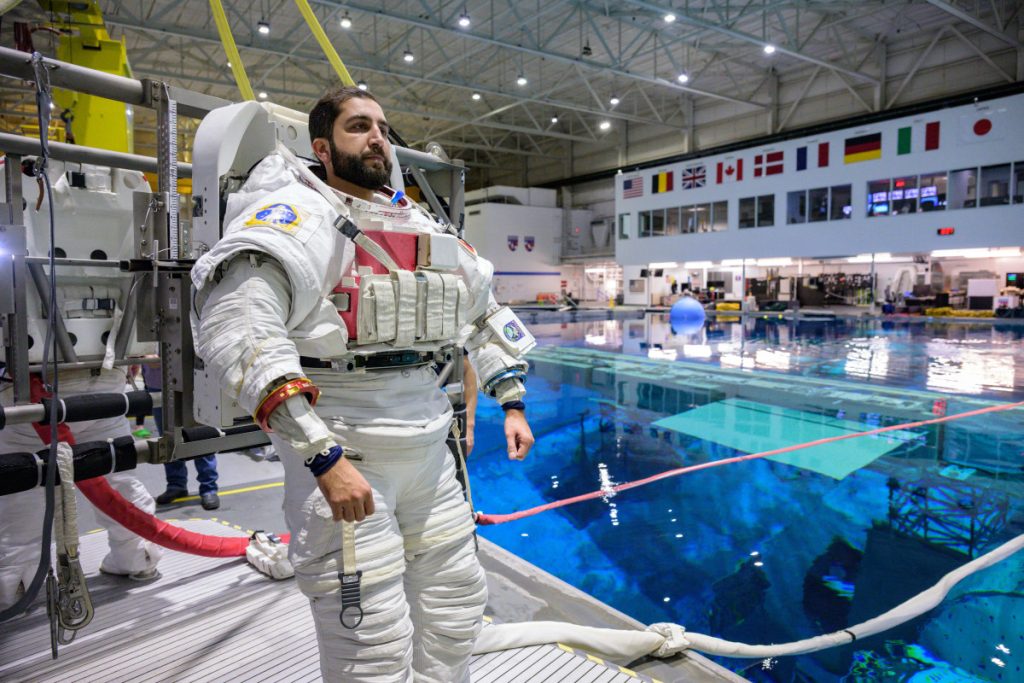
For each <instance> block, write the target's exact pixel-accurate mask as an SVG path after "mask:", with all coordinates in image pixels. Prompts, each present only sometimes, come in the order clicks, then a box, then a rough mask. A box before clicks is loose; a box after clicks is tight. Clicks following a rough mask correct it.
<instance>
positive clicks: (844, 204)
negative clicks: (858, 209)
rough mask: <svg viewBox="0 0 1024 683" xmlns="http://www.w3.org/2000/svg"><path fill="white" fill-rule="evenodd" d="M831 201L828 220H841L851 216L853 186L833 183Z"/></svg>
mask: <svg viewBox="0 0 1024 683" xmlns="http://www.w3.org/2000/svg"><path fill="white" fill-rule="evenodd" d="M831 201H832V204H831V208H832V210H831V212H830V213H829V216H828V217H829V220H833V221H841V220H844V219H849V218H851V217H852V216H853V188H852V187H851V186H850V185H835V186H834V187H833V188H832V200H831Z"/></svg>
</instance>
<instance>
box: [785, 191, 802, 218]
mask: <svg viewBox="0 0 1024 683" xmlns="http://www.w3.org/2000/svg"><path fill="white" fill-rule="evenodd" d="M806 222H807V191H806V190H800V191H798V192H790V193H789V194H788V195H786V223H787V224H789V225H792V224H793V223H806Z"/></svg>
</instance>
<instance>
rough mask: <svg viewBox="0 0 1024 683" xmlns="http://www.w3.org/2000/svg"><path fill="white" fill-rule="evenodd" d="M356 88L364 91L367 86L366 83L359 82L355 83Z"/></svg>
mask: <svg viewBox="0 0 1024 683" xmlns="http://www.w3.org/2000/svg"><path fill="white" fill-rule="evenodd" d="M356 87H357V88H359V89H360V90H366V89H367V88H368V87H369V86H368V85H366V81H359V82H358V83H356Z"/></svg>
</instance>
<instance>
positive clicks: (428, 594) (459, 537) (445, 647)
mask: <svg viewBox="0 0 1024 683" xmlns="http://www.w3.org/2000/svg"><path fill="white" fill-rule="evenodd" d="M431 450H432V453H431V454H430V455H429V457H425V458H424V459H423V461H422V463H421V464H420V465H419V466H420V468H421V469H420V471H419V472H418V473H417V474H416V478H415V481H416V482H417V486H416V488H415V489H413V490H412V492H411V493H410V494H409V495H407V496H406V497H405V498H400V499H399V515H398V520H399V524H400V526H401V528H402V531H403V535H404V537H405V543H406V573H405V594H406V600H407V601H408V603H409V611H410V617H411V619H412V623H413V626H414V628H415V635H414V637H413V668H414V669H415V671H416V680H417V681H425V682H426V681H430V682H431V683H463V682H468V681H469V659H470V655H471V654H472V651H473V641H474V640H475V639H476V636H477V635H478V634H479V633H480V629H481V627H482V625H483V622H482V618H483V614H484V607H485V606H486V604H487V583H486V579H485V577H484V572H483V568H482V567H481V566H480V563H479V561H478V560H477V557H476V544H475V543H474V542H473V536H472V531H473V524H472V517H471V512H470V509H469V506H468V504H467V503H466V501H465V498H464V496H463V493H462V488H461V486H460V485H459V484H458V481H457V480H456V479H455V459H454V458H453V457H452V456H451V454H450V453H449V452H448V449H447V447H446V446H445V444H444V442H441V443H439V444H437V445H436V446H435V447H434V448H432V449H431Z"/></svg>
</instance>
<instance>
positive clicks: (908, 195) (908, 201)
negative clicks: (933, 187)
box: [891, 175, 918, 215]
mask: <svg viewBox="0 0 1024 683" xmlns="http://www.w3.org/2000/svg"><path fill="white" fill-rule="evenodd" d="M917 194H918V187H917V176H916V175H911V176H905V177H903V178H893V179H892V194H891V197H892V213H893V214H894V215H895V214H901V213H917Z"/></svg>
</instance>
